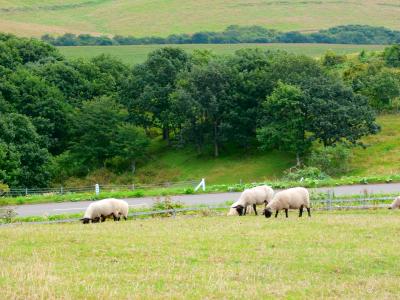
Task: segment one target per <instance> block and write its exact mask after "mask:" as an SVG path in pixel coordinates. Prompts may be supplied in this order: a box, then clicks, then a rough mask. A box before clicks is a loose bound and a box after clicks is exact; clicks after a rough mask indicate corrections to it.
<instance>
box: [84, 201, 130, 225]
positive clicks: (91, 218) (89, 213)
mask: <svg viewBox="0 0 400 300" xmlns="http://www.w3.org/2000/svg"><path fill="white" fill-rule="evenodd" d="M128 211H129V205H128V203H126V202H125V201H123V200H119V199H113V198H109V199H103V200H100V201H96V202H93V203H91V204H90V205H89V206H88V208H87V209H86V212H85V215H84V217H83V218H82V219H81V221H82V223H83V224H88V223H90V222H92V223H98V222H100V221H101V222H104V221H105V220H106V218H110V217H113V218H114V221H119V220H120V219H121V216H123V217H124V219H125V220H126V219H127V217H128Z"/></svg>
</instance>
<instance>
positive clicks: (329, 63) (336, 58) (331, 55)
mask: <svg viewBox="0 0 400 300" xmlns="http://www.w3.org/2000/svg"><path fill="white" fill-rule="evenodd" d="M345 61H346V56H345V55H338V54H336V53H335V52H333V51H327V52H326V53H325V55H324V57H323V58H322V65H324V66H325V67H334V66H336V65H340V64H343V63H344V62H345Z"/></svg>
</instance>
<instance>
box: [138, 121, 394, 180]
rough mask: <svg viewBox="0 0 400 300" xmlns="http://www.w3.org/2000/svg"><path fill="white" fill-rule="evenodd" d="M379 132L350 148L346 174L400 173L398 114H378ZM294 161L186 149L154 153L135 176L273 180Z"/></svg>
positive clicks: (273, 155) (283, 157) (274, 154)
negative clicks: (360, 145)
mask: <svg viewBox="0 0 400 300" xmlns="http://www.w3.org/2000/svg"><path fill="white" fill-rule="evenodd" d="M378 123H379V124H380V125H381V126H382V131H381V132H380V133H379V134H377V135H375V136H370V137H368V138H365V139H364V142H365V144H366V145H368V147H367V149H362V148H356V149H354V151H353V152H354V159H353V162H352V169H353V170H352V172H351V173H350V174H349V175H358V176H372V175H387V174H398V173H400V131H399V128H400V115H385V116H380V117H378ZM294 164H295V160H294V157H293V156H291V155H289V154H287V153H280V152H270V153H266V154H265V153H256V154H254V153H247V154H243V153H235V154H230V155H226V156H222V157H220V158H217V159H215V158H213V157H211V156H208V157H204V156H203V157H198V156H197V155H196V153H195V152H193V151H189V150H164V152H157V155H154V158H153V160H152V161H151V162H149V163H148V164H147V165H145V166H144V167H143V168H140V169H139V170H138V174H139V177H142V178H146V177H151V178H153V179H156V180H159V181H163V180H171V179H175V180H183V179H189V178H201V177H206V178H207V181H208V182H209V183H211V184H217V183H238V182H239V181H240V179H242V180H243V181H244V182H252V181H262V180H264V179H276V178H280V177H281V176H282V172H283V171H284V170H285V169H287V168H289V167H291V166H293V165H294Z"/></svg>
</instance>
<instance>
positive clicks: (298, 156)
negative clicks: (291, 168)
mask: <svg viewBox="0 0 400 300" xmlns="http://www.w3.org/2000/svg"><path fill="white" fill-rule="evenodd" d="M300 165H301V161H300V154H299V152H296V167H300Z"/></svg>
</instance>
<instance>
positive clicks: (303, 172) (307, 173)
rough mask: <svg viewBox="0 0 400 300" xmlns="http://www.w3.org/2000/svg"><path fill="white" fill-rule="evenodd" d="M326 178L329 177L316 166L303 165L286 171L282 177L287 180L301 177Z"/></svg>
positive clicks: (295, 179)
mask: <svg viewBox="0 0 400 300" xmlns="http://www.w3.org/2000/svg"><path fill="white" fill-rule="evenodd" d="M327 178H329V176H328V175H326V174H325V173H324V172H322V171H321V170H320V169H318V168H316V167H304V168H302V169H297V170H295V171H288V172H286V173H285V175H284V179H286V180H289V181H298V180H301V179H303V180H306V179H317V180H322V179H327Z"/></svg>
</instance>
